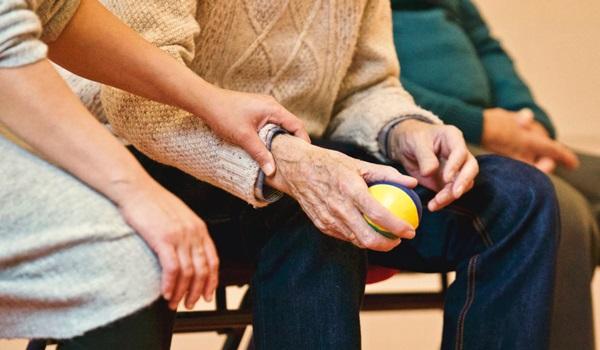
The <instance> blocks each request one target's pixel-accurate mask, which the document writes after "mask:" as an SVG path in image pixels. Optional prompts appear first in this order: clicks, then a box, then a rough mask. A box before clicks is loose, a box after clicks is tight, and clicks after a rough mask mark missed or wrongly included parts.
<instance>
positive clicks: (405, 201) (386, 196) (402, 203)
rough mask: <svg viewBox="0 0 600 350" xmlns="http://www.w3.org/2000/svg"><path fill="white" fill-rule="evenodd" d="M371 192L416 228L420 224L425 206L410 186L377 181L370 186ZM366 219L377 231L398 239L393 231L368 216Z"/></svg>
mask: <svg viewBox="0 0 600 350" xmlns="http://www.w3.org/2000/svg"><path fill="white" fill-rule="evenodd" d="M369 193H371V195H372V196H373V197H374V198H375V199H376V200H377V201H378V202H379V203H381V204H382V205H383V206H384V207H385V208H386V209H388V210H389V211H391V212H392V214H394V216H396V217H397V218H399V219H401V220H404V221H405V222H406V223H408V224H409V225H411V226H412V227H413V228H414V229H416V228H417V227H418V226H419V220H421V213H422V212H423V207H422V205H421V200H420V199H419V196H418V195H417V193H416V192H415V191H413V190H411V189H410V188H408V187H404V186H402V185H400V184H397V183H392V182H377V183H374V184H372V185H370V186H369ZM365 219H366V220H367V222H368V223H369V225H370V226H371V227H372V228H373V229H374V230H375V231H377V232H379V233H380V234H382V235H383V236H385V237H387V238H389V239H397V238H398V237H397V236H396V235H394V234H393V233H391V232H389V231H387V230H386V229H385V228H383V227H381V226H379V225H377V224H376V223H374V222H372V221H371V220H370V219H369V218H368V217H367V216H365Z"/></svg>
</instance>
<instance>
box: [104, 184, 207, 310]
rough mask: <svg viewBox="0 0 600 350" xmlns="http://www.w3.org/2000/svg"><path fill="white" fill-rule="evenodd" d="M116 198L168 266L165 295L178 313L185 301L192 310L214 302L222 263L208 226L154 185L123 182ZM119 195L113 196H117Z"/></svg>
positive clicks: (163, 287)
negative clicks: (180, 304)
mask: <svg viewBox="0 0 600 350" xmlns="http://www.w3.org/2000/svg"><path fill="white" fill-rule="evenodd" d="M115 186H116V188H115V190H114V193H118V194H116V195H114V196H113V197H114V198H115V199H116V200H117V201H118V202H117V205H118V206H119V210H120V211H121V214H122V215H123V217H124V218H125V221H126V222H127V223H128V224H129V225H130V226H131V227H132V228H133V229H134V230H136V231H137V232H138V234H139V235H140V236H141V237H142V238H143V239H144V240H145V241H146V243H147V244H148V245H149V246H150V248H151V249H152V250H153V251H154V252H155V253H156V255H157V256H158V259H159V261H160V264H161V267H162V270H163V272H162V281H161V293H162V295H163V297H164V298H165V299H167V300H169V306H170V307H171V308H172V309H176V308H177V305H179V303H180V301H181V300H182V299H183V298H184V297H185V306H186V307H187V308H188V309H192V308H193V307H194V304H196V302H197V301H198V300H199V299H200V297H202V296H203V297H204V299H205V300H206V301H210V300H212V295H213V293H214V291H215V289H216V287H217V284H218V282H219V258H218V256H217V251H216V249H215V246H214V244H213V241H212V239H211V238H210V235H209V234H208V230H207V228H206V225H205V224H204V222H203V221H202V220H201V219H200V218H199V217H198V216H197V215H196V214H195V213H194V212H192V210H190V209H189V208H188V207H187V206H186V205H185V204H184V203H183V202H182V201H181V200H179V198H177V197H175V196H174V195H173V194H171V193H170V192H168V191H166V190H165V189H164V188H162V187H161V186H160V185H158V184H157V183H156V182H154V181H153V180H151V179H149V178H148V180H145V181H140V182H137V183H135V184H129V183H118V184H116V185H115ZM111 192H113V191H111Z"/></svg>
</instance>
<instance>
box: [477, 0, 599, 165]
mask: <svg viewBox="0 0 600 350" xmlns="http://www.w3.org/2000/svg"><path fill="white" fill-rule="evenodd" d="M474 2H475V3H476V4H477V5H479V8H480V9H481V11H482V12H483V15H484V16H485V18H486V19H487V21H488V23H489V24H490V26H491V27H492V31H493V33H494V34H495V35H496V37H498V38H500V39H501V41H502V43H503V44H504V47H505V48H506V49H507V51H508V52H509V53H510V54H511V55H512V57H513V58H514V59H515V61H516V64H517V67H518V69H519V72H520V73H521V74H522V76H524V77H525V80H526V81H527V82H528V83H529V84H530V86H531V88H532V90H533V92H534V95H535V96H536V97H537V99H538V101H539V102H540V104H541V105H542V106H544V107H545V108H546V109H547V110H548V112H549V113H550V116H551V117H552V118H553V120H554V122H555V124H556V125H557V126H558V132H559V139H560V140H562V141H563V142H565V143H567V144H569V145H572V146H576V147H578V148H583V149H586V150H589V151H594V152H595V153H600V1H598V0H577V1H575V2H573V1H560V0H528V1H519V0H502V1H497V0H474Z"/></svg>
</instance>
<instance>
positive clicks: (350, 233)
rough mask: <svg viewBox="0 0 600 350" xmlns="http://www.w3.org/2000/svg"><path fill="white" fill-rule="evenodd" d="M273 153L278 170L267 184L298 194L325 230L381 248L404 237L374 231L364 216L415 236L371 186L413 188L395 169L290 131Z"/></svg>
mask: <svg viewBox="0 0 600 350" xmlns="http://www.w3.org/2000/svg"><path fill="white" fill-rule="evenodd" d="M271 151H272V153H273V156H274V157H275V161H276V162H277V171H276V173H275V176H274V177H272V178H269V179H267V183H268V184H269V185H270V186H272V187H274V188H276V189H278V190H281V191H283V192H285V193H287V194H289V195H290V196H292V197H294V198H295V199H296V200H297V201H298V202H299V203H300V205H301V206H302V208H303V209H304V211H305V212H306V214H307V215H308V216H309V218H310V219H311V220H312V221H313V223H314V224H315V226H316V227H317V228H318V229H319V230H321V231H322V232H323V233H325V234H328V235H330V236H333V237H335V238H338V239H341V240H344V241H349V242H352V243H353V244H354V245H356V246H358V247H361V248H368V249H372V250H378V251H389V250H390V249H392V248H394V247H395V246H397V245H398V244H400V239H397V240H390V239H388V238H385V237H384V236H382V235H380V234H378V233H377V232H375V231H374V230H373V229H372V228H371V227H370V226H369V225H368V224H367V222H366V221H365V218H364V217H363V214H364V215H367V216H368V217H369V218H370V219H371V220H372V221H374V222H375V223H377V224H378V225H380V226H381V227H385V228H386V229H387V230H389V231H390V232H392V233H393V234H395V235H396V236H398V237H399V238H406V239H411V238H413V237H414V236H415V231H414V229H413V228H412V227H411V226H410V225H409V224H407V223H406V222H404V221H402V220H400V219H398V218H396V217H394V216H393V215H392V213H391V212H389V211H388V210H387V209H385V208H384V207H383V206H382V205H381V204H379V203H378V202H377V201H376V200H375V199H374V198H373V197H372V196H371V195H370V194H369V192H368V187H367V183H369V182H375V181H393V182H397V183H400V184H402V185H405V186H408V187H414V186H415V185H416V183H417V181H416V180H415V179H413V178H411V177H409V176H404V175H402V174H400V173H399V172H398V171H397V170H396V169H394V168H392V167H389V166H383V165H376V164H371V163H367V162H363V161H360V160H357V159H354V158H350V157H348V156H346V155H344V154H342V153H339V152H335V151H330V150H327V149H324V148H320V147H316V146H312V145H310V144H308V143H306V142H304V141H303V140H301V139H298V138H295V137H292V136H289V135H280V136H277V137H276V138H275V139H274V140H273V143H272V148H271Z"/></svg>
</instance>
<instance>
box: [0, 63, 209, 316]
mask: <svg viewBox="0 0 600 350" xmlns="http://www.w3.org/2000/svg"><path fill="white" fill-rule="evenodd" d="M0 106H2V109H1V110H0V122H2V123H3V124H5V125H6V126H7V127H8V128H9V129H10V130H11V131H12V132H14V133H15V134H16V135H17V136H19V137H21V138H22V139H23V140H25V141H26V142H27V143H28V144H29V145H31V146H32V147H33V148H35V149H36V150H37V151H39V152H40V153H41V154H43V155H44V156H45V157H46V158H47V159H49V160H51V161H52V162H54V163H55V164H58V165H59V166H61V167H63V168H64V169H66V170H67V171H69V172H70V173H72V174H73V175H75V176H76V177H78V178H79V179H81V180H82V181H83V182H85V183H87V184H88V185H90V186H91V187H93V188H95V189H96V190H98V191H99V192H101V193H103V194H104V195H106V196H107V197H108V198H110V199H111V200H112V201H114V202H115V203H116V204H117V205H118V206H119V209H120V211H121V213H122V214H123V216H124V217H125V219H126V221H127V222H128V223H129V224H130V225H131V226H132V227H133V228H134V229H135V230H136V231H138V233H139V234H140V235H141V236H142V237H143V238H144V239H145V240H146V242H147V243H148V244H149V246H150V247H151V248H152V249H153V250H154V251H155V252H156V253H157V255H158V257H159V260H160V262H161V265H162V267H163V270H164V272H163V283H162V293H163V295H164V296H165V297H166V298H167V299H171V305H172V306H173V305H175V304H177V303H178V302H179V300H181V298H182V297H183V295H184V294H185V293H187V294H188V299H187V303H188V306H191V304H192V303H194V302H195V301H196V300H197V299H198V297H199V296H200V294H201V293H202V294H203V295H204V296H205V298H210V295H211V294H212V292H213V291H214V288H215V287H216V284H217V281H218V277H217V275H218V258H217V255H216V250H215V249H214V246H213V243H212V241H211V239H210V237H209V236H208V231H207V230H206V226H205V225H204V223H203V222H202V221H201V220H200V219H199V218H198V217H197V216H196V215H195V214H194V213H193V212H192V211H191V210H190V209H189V208H187V207H186V206H185V205H184V204H183V203H181V201H179V199H177V198H176V197H175V196H173V195H172V194H170V193H168V192H167V191H165V190H164V189H163V188H162V187H160V186H159V185H158V184H157V183H156V182H155V181H154V180H152V179H151V178H150V177H149V176H148V175H147V173H145V171H144V170H143V169H142V167H141V166H140V165H139V163H138V162H137V161H136V160H135V159H134V158H133V156H132V155H131V154H130V153H129V152H128V151H127V150H126V149H125V148H124V147H123V146H122V145H121V144H120V143H119V142H118V141H117V140H116V139H115V138H114V137H113V136H112V135H111V134H110V133H109V132H108V131H107V130H106V129H105V128H103V127H102V126H101V125H100V124H99V123H98V122H97V121H96V120H95V119H94V117H92V115H91V114H89V112H88V111H87V110H86V109H85V108H84V107H83V106H82V105H81V104H80V102H79V100H78V99H77V98H76V97H75V95H73V94H72V93H71V91H70V90H69V88H68V87H67V86H66V84H65V83H64V81H63V80H62V79H61V78H60V77H59V76H58V74H57V73H56V71H55V70H54V68H53V67H52V66H51V65H50V63H49V62H48V60H46V59H43V60H41V61H38V62H36V63H33V64H30V65H26V66H22V67H15V68H3V69H0ZM200 251H202V252H204V254H203V255H205V256H206V258H204V257H199V256H196V255H198V254H199V252H200ZM207 270H208V276H207V277H205V278H199V277H198V276H206V272H207ZM190 272H191V275H189V273H190ZM194 276H196V277H194Z"/></svg>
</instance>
